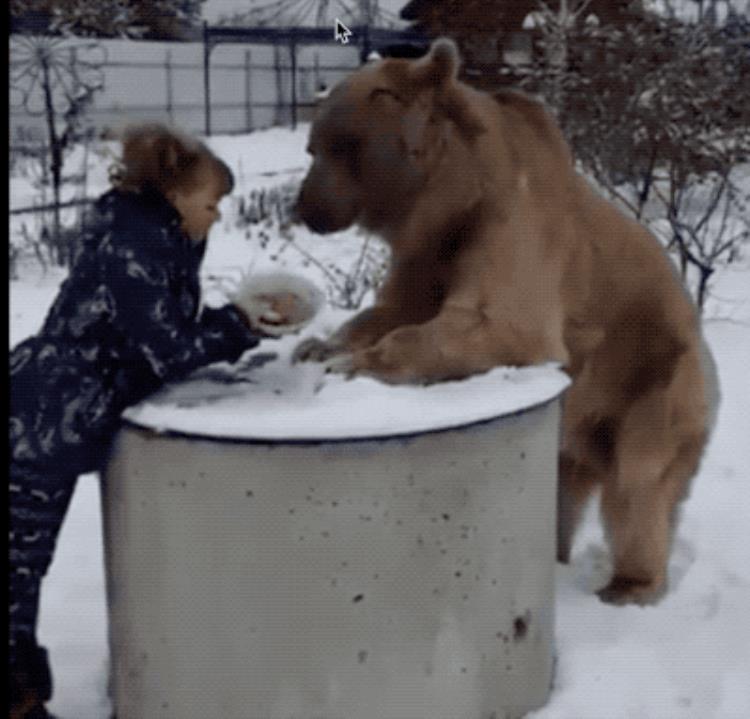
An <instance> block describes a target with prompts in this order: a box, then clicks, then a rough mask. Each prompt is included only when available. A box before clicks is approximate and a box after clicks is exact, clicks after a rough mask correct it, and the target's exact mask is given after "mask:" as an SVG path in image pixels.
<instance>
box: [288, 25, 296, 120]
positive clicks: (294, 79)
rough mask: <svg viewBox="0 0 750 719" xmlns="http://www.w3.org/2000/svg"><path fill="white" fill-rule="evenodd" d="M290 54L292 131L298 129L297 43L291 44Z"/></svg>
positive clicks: (292, 42)
mask: <svg viewBox="0 0 750 719" xmlns="http://www.w3.org/2000/svg"><path fill="white" fill-rule="evenodd" d="M289 54H290V55H291V60H292V130H296V129H297V43H295V42H294V40H292V41H291V42H290V43H289Z"/></svg>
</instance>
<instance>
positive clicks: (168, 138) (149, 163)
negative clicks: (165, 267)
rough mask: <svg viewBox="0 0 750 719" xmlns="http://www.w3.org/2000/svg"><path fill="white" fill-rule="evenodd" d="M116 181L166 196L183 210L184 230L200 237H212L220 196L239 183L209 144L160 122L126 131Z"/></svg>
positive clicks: (122, 186)
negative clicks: (211, 231) (212, 226)
mask: <svg viewBox="0 0 750 719" xmlns="http://www.w3.org/2000/svg"><path fill="white" fill-rule="evenodd" d="M113 182H114V184H115V186H116V187H118V188H119V189H122V190H126V191H130V192H144V191H145V192H154V191H155V192H158V193H159V194H161V195H163V196H164V197H165V198H166V199H167V200H168V201H169V202H170V203H171V204H172V205H173V206H174V207H175V209H176V210H177V211H178V212H179V213H180V215H181V217H182V219H183V229H184V230H185V231H186V232H187V233H188V234H189V235H190V237H191V238H192V239H193V240H194V241H200V240H202V239H204V238H205V237H206V234H207V233H208V230H209V228H210V227H211V225H212V224H213V223H214V222H216V220H218V219H219V213H218V210H217V207H216V206H217V204H218V202H219V200H221V198H222V197H223V196H224V195H227V194H229V193H230V192H231V191H232V188H233V187H234V177H233V175H232V171H231V170H230V169H229V167H227V165H226V164H225V163H224V162H223V161H222V160H220V159H219V158H218V157H216V156H215V155H214V154H213V153H212V152H211V150H209V149H208V147H206V146H205V145H204V144H203V143H202V142H200V141H199V140H197V139H195V138H193V137H190V136H188V135H185V134H183V133H181V132H179V131H178V130H175V129H173V128H170V127H166V126H165V125H161V124H158V123H148V124H141V125H133V126H131V127H129V128H127V129H126V130H125V132H124V134H123V137H122V158H121V161H120V164H119V167H118V168H117V172H116V174H115V176H114V177H113Z"/></svg>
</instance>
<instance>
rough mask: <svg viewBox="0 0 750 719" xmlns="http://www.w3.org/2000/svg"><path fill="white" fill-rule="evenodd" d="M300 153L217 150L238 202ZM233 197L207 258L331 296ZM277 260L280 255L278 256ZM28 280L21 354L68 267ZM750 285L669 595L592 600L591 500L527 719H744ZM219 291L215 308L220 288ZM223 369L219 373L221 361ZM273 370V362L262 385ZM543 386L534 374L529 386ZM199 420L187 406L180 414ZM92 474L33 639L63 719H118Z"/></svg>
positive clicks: (727, 273) (732, 335)
mask: <svg viewBox="0 0 750 719" xmlns="http://www.w3.org/2000/svg"><path fill="white" fill-rule="evenodd" d="M304 143H305V128H301V129H300V131H298V132H297V133H292V132H290V131H287V130H273V131H269V132H265V133H256V134H254V135H251V136H246V137H244V138H239V137H232V138H213V139H212V140H211V144H212V146H213V147H214V148H215V149H216V151H217V152H218V153H219V154H221V155H222V157H224V158H225V159H227V160H228V161H229V162H230V164H232V166H233V168H234V169H235V171H237V169H238V167H239V165H240V164H241V165H242V178H241V181H240V182H238V187H237V189H236V190H235V193H234V195H235V198H236V197H239V195H240V194H242V193H245V192H247V191H248V190H249V189H251V188H253V187H262V186H269V185H273V184H278V183H281V182H284V181H286V179H287V178H289V177H295V176H299V175H300V174H301V173H302V172H304V168H305V166H306V163H307V160H306V159H305V156H304V154H303V149H304ZM94 159H95V158H94ZM287 170H291V171H290V172H287ZM261 173H268V174H265V175H264V174H261ZM274 173H275V174H274ZM99 176H102V177H103V176H104V173H100V174H99ZM99 189H104V188H103V187H101V188H96V187H90V191H91V192H95V191H98V190H99ZM16 192H17V191H16V184H15V178H11V199H12V203H13V205H16V206H17V204H18V202H19V198H18V195H17V194H16ZM235 198H230V199H227V200H225V203H224V210H225V219H224V220H223V221H222V222H221V223H219V225H217V227H216V228H215V233H214V234H213V235H212V238H211V242H210V248H209V251H208V253H207V258H206V263H207V273H208V274H210V273H211V272H216V273H225V274H231V273H232V272H234V271H235V270H237V271H238V272H241V271H243V270H246V269H247V268H249V267H252V268H253V271H260V270H262V269H275V270H279V269H284V270H288V271H295V272H299V273H300V274H303V275H305V276H306V277H307V278H308V279H309V280H310V281H313V282H315V283H317V284H318V285H319V286H322V284H323V280H324V277H323V274H322V272H321V269H320V267H319V266H316V265H314V264H312V265H311V264H305V263H304V261H303V260H304V257H303V255H302V254H301V253H300V252H296V251H295V250H294V249H293V248H290V247H287V248H286V249H284V247H285V246H284V245H282V244H279V243H276V244H274V243H275V242H276V239H275V238H271V240H270V244H269V246H268V247H267V248H266V250H265V251H261V249H260V247H259V246H258V245H257V237H256V235H254V234H253V235H252V236H251V237H250V238H247V237H246V236H245V232H244V230H240V229H238V228H237V227H236V226H235V225H234V222H233V219H232V213H233V211H234V209H233V208H234V206H235V205H234V202H235ZM296 240H297V241H298V242H299V243H300V244H304V247H305V248H306V249H307V250H308V251H310V252H314V253H316V256H317V257H318V258H322V261H323V262H326V261H327V260H328V259H330V258H333V257H335V258H336V260H337V262H339V263H343V264H344V265H347V264H348V263H349V262H350V261H354V260H356V257H357V253H358V249H357V248H358V247H359V246H360V244H361V237H359V236H358V235H356V234H355V233H353V232H349V233H339V234H338V235H336V236H332V237H327V238H316V237H307V236H305V235H300V236H298V237H297V238H296ZM271 254H274V255H275V256H276V257H277V259H276V260H271V259H270V255H271ZM19 276H20V278H21V279H20V280H18V281H12V282H11V283H10V298H11V304H10V330H11V331H10V340H11V343H12V344H14V343H16V342H18V341H19V340H20V339H22V338H23V337H25V336H27V335H29V334H31V333H33V332H35V331H36V330H37V328H38V327H39V325H40V323H41V321H42V320H43V317H44V314H45V312H46V308H47V307H48V306H49V304H50V303H51V301H52V299H53V297H54V294H55V292H56V289H57V287H58V286H59V283H60V281H61V280H62V279H63V274H62V273H61V272H60V271H58V270H54V269H52V270H50V271H49V272H48V273H47V274H46V275H42V274H41V273H40V272H39V271H38V270H36V269H35V268H34V267H33V266H27V265H23V266H21V267H19ZM749 278H750V263H748V262H747V261H745V262H744V264H737V265H734V266H733V267H732V268H730V269H728V270H724V271H722V272H721V273H720V274H719V276H718V278H717V281H716V286H715V297H716V299H715V300H714V301H712V302H711V304H710V306H709V307H708V309H707V313H706V316H707V318H708V319H707V321H706V322H705V333H706V337H707V341H708V343H709V345H710V347H711V349H712V351H713V353H714V356H715V358H716V362H717V365H718V370H719V377H720V382H721V386H722V403H721V407H720V410H719V418H718V423H717V426H716V429H715V432H714V435H713V437H712V439H711V442H710V444H709V446H708V448H707V451H706V454H705V457H704V461H703V463H702V466H701V469H700V471H699V473H698V475H697V476H696V477H695V479H694V482H693V487H692V492H691V495H690V497H689V498H688V500H687V501H686V502H685V503H684V507H683V511H682V513H681V515H682V516H681V520H680V523H679V525H678V531H677V535H676V538H675V543H674V550H673V553H672V557H671V559H670V564H669V585H670V586H669V592H668V594H667V595H666V597H665V598H664V599H663V600H662V601H661V603H659V604H658V605H656V606H653V607H646V608H640V607H612V606H609V605H605V604H602V603H601V602H600V601H599V600H598V598H597V597H596V595H595V594H594V593H593V592H594V591H595V590H596V589H598V588H599V587H601V586H602V585H604V584H605V583H606V581H607V579H608V575H609V571H610V563H609V559H608V556H607V553H606V549H605V544H604V538H603V535H602V530H601V528H600V525H599V521H598V518H597V513H596V506H595V504H592V505H591V506H590V508H589V510H588V512H587V514H586V516H585V518H584V522H583V525H582V527H581V529H580V531H579V534H578V536H577V537H576V542H575V545H574V547H573V554H572V563H571V564H570V565H569V566H567V567H562V566H558V567H557V570H556V571H557V597H556V612H557V616H556V650H557V670H556V676H555V682H554V687H553V690H552V694H551V697H550V700H549V702H548V704H547V705H546V706H545V707H544V708H543V709H540V710H539V711H537V712H534V713H533V714H532V715H531V717H532V719H746V718H747V717H750V681H748V678H750V619H749V618H748V608H750V561H748V559H749V556H750V553H749V552H748V547H749V546H750V522H748V519H747V518H748V515H749V514H750V481H748V478H749V477H750V443H749V442H748V437H750V413H749V412H748V407H750V382H748V381H747V361H748V358H750V282H748V279H749ZM214 295H215V296H214V301H216V299H217V298H218V296H219V295H220V293H216V292H215V293H214ZM347 315H348V312H347V311H345V310H341V309H333V308H330V307H329V308H327V309H326V311H325V312H321V313H320V315H319V316H318V317H316V319H315V321H314V323H313V325H312V326H311V327H310V328H309V330H306V331H305V333H304V334H307V332H308V331H309V332H314V333H316V334H319V335H324V334H326V333H328V332H330V331H331V330H333V329H334V328H335V327H336V326H337V325H338V324H339V322H340V321H341V320H342V319H344V318H345V317H346V316H347ZM303 336H304V335H303ZM296 339H297V338H296V337H287V338H284V339H282V340H279V341H268V342H265V343H264V344H263V345H262V347H261V348H259V350H262V351H278V352H279V354H280V356H281V357H282V358H283V353H284V352H288V351H289V348H290V347H291V346H292V345H293V344H294V342H295V341H296ZM214 367H218V371H219V372H221V371H222V368H221V366H214ZM224 370H226V368H224ZM275 371H277V370H275V369H273V368H272V366H271V365H267V366H265V367H264V368H263V369H262V370H259V372H258V374H260V373H261V372H269V373H271V374H273V373H274V372H275ZM279 371H280V370H279ZM284 371H285V372H286V371H287V370H284ZM544 372H545V375H546V376H547V377H548V378H550V379H551V378H554V377H556V372H555V371H552V370H549V368H547V370H545V371H544ZM496 374H497V377H495V373H490V375H488V376H487V377H485V378H484V379H483V380H481V381H484V382H495V381H497V382H498V383H500V384H502V385H503V387H504V388H505V389H509V388H510V387H511V386H512V385H513V381H511V377H510V376H505V375H504V370H498V371H497V372H496ZM314 375H315V369H314V368H307V369H304V370H302V371H301V372H300V373H299V374H298V375H295V376H296V377H297V379H296V380H295V381H296V382H298V383H299V392H300V393H301V394H300V395H299V396H300V397H301V396H302V395H303V394H304V392H303V389H304V390H305V391H309V390H310V387H314V386H315V385H316V383H318V382H319V381H320V377H319V376H314ZM291 376H292V375H291V374H289V375H288V377H291ZM522 377H523V373H516V374H515V380H514V381H517V382H518V384H519V385H520V389H519V391H525V390H523V383H524V382H525V380H522V379H521V378H522ZM539 379H540V378H539V377H536V378H535V380H534V383H536V381H537V380H539ZM371 382H372V381H371V380H357V381H356V383H349V384H347V383H346V382H345V381H344V380H343V379H341V378H329V379H326V382H325V388H324V389H322V390H321V391H320V393H319V394H320V395H321V396H322V397H325V393H326V392H329V393H330V394H332V395H333V394H336V393H342V395H341V396H344V395H345V394H346V393H347V392H350V391H351V392H353V391H354V390H353V388H357V387H358V386H359V387H360V388H361V389H362V391H364V390H365V388H370V389H372V385H371ZM215 384H216V383H215ZM218 384H219V385H220V386H221V388H222V390H224V389H227V388H229V389H231V390H232V392H234V390H235V389H239V387H237V385H238V384H239V385H242V387H241V391H242V392H245V391H255V389H254V388H253V389H252V390H251V389H250V388H249V387H247V388H246V387H245V386H244V383H242V382H240V383H237V382H233V383H221V382H219V383H218ZM443 389H446V388H443ZM359 391H360V390H359V389H358V390H357V392H358V394H357V398H358V401H359V397H360V395H359ZM550 392H552V389H551V388H550ZM421 396H422V394H421V391H420V397H421ZM528 400H529V397H528V396H527V397H526V398H525V399H523V401H520V400H519V401H520V403H521V404H523V402H525V401H528ZM233 401H239V400H230V399H222V400H221V401H220V402H217V403H216V405H215V408H219V407H222V406H224V402H229V403H230V405H231V402H233ZM394 401H395V399H394ZM399 402H402V405H401V406H402V407H406V408H407V409H406V410H403V409H402V410H401V411H406V412H407V413H411V414H413V416H414V417H417V416H419V415H420V414H422V413H423V412H424V409H423V406H422V404H421V401H420V402H417V401H414V402H412V401H411V400H410V399H409V398H408V397H407V396H406V395H405V396H404V397H403V398H402V399H400V400H399ZM227 406H229V405H227ZM215 408H214V409H215ZM214 409H212V410H211V411H214ZM495 409H497V407H496V408H495ZM162 410H163V411H165V412H167V414H168V416H169V422H170V423H173V422H178V421H182V420H180V419H179V416H180V410H179V408H177V409H175V408H172V409H168V408H164V407H162V409H160V410H159V411H162ZM149 411H151V410H149ZM154 411H156V410H155V409H154ZM217 411H218V410H217ZM274 411H275V410H274ZM493 411H494V410H493ZM268 412H269V413H270V410H268ZM189 414H190V412H189V410H187V409H186V410H185V412H184V417H187V416H188V415H189ZM217 421H218V420H217ZM96 479H97V478H96V476H95V475H86V476H84V477H82V478H81V480H80V481H79V485H78V488H77V490H76V493H75V496H74V498H73V502H72V505H71V508H70V511H69V514H68V516H67V519H66V521H65V524H64V526H63V529H62V533H61V535H60V539H59V543H58V549H57V552H56V555H55V560H54V562H53V565H52V568H51V571H50V573H49V575H48V577H47V579H46V580H45V582H44V585H43V594H42V607H41V617H40V626H39V636H40V640H41V641H42V642H43V643H44V644H45V645H46V646H47V647H48V648H49V651H50V657H51V662H52V667H53V672H54V676H55V684H56V688H55V695H54V698H53V700H52V702H51V704H50V708H51V710H52V711H54V712H55V713H57V714H58V715H59V716H60V717H61V718H62V719H107V718H108V716H109V714H108V710H109V706H108V701H107V698H106V694H107V690H106V685H107V645H106V611H105V599H104V570H103V554H102V541H101V519H100V511H99V491H98V483H97V481H96ZM248 719H265V718H263V717H249V718H248ZM456 719H471V718H469V717H456Z"/></svg>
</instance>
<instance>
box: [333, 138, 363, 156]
mask: <svg viewBox="0 0 750 719" xmlns="http://www.w3.org/2000/svg"><path fill="white" fill-rule="evenodd" d="M361 144H362V141H361V140H360V139H359V138H358V137H354V135H340V136H339V137H334V138H333V139H332V140H331V144H330V145H329V147H328V151H329V152H330V153H331V155H333V156H334V157H352V156H354V155H356V154H357V153H358V152H359V148H360V146H361Z"/></svg>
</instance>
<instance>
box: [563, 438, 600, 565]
mask: <svg viewBox="0 0 750 719" xmlns="http://www.w3.org/2000/svg"><path fill="white" fill-rule="evenodd" d="M558 475H559V479H558V488H557V561H558V562H561V563H562V564H568V563H569V562H570V550H571V548H572V546H573V537H574V535H575V531H576V528H577V527H578V524H579V522H580V520H581V515H582V514H583V510H584V508H585V506H586V502H587V501H588V500H589V498H590V497H591V494H592V493H593V491H594V489H595V488H596V487H597V485H599V484H600V482H601V478H600V477H599V476H597V475H596V473H595V471H594V470H593V468H592V467H591V466H590V465H587V464H582V463H580V462H576V461H575V460H574V459H573V458H572V457H571V456H570V455H569V454H567V453H566V452H560V458H559V463H558Z"/></svg>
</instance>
